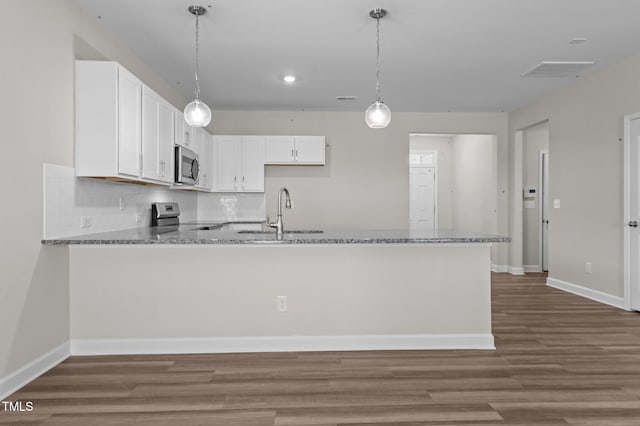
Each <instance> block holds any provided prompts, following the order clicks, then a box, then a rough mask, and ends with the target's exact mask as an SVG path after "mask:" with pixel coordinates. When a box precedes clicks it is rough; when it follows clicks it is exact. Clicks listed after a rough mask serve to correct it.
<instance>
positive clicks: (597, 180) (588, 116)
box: [509, 56, 640, 297]
mask: <svg viewBox="0 0 640 426" xmlns="http://www.w3.org/2000/svg"><path fill="white" fill-rule="evenodd" d="M639 75H640V56H634V57H631V58H627V59H626V60H624V61H622V62H620V63H617V64H614V65H612V66H610V67H608V68H606V69H604V70H602V71H601V72H598V73H595V74H593V75H589V76H586V77H583V78H581V79H580V80H577V81H576V82H575V83H573V84H572V85H571V86H569V87H568V88H566V89H564V90H562V91H559V92H556V93H553V94H550V95H547V96H545V97H543V98H541V99H540V100H539V101H537V102H535V103H533V104H531V105H529V106H527V107H525V108H522V109H520V110H518V111H515V112H513V113H511V114H510V115H509V117H510V122H509V124H510V134H512V135H515V133H516V130H518V129H523V128H525V127H528V126H530V125H532V124H535V123H539V122H542V121H544V120H549V159H550V164H549V182H550V198H551V199H552V200H553V199H559V200H560V202H561V208H559V209H553V208H552V209H551V211H550V224H549V232H550V236H549V276H550V278H553V279H556V280H561V281H565V282H568V283H572V284H576V285H579V286H583V287H586V288H588V289H593V290H597V291H600V292H604V293H606V294H609V295H612V296H617V297H622V296H623V294H624V290H623V263H622V262H623V227H624V223H623V212H622V206H623V193H622V187H623V185H622V170H623V167H622V164H623V163H622V155H623V147H622V142H621V141H622V138H623V134H624V132H623V117H624V116H625V115H627V114H631V113H634V112H638V111H640V85H639V84H638V81H639V78H638V76H639ZM511 144H512V147H513V149H514V150H515V149H517V140H516V139H515V138H514V139H512V141H511ZM514 161H515V158H514V159H512V167H513V168H514V170H515V169H516V168H517V167H518V163H517V162H515V163H514ZM520 167H521V166H520ZM513 183H514V181H512V184H513ZM520 217H521V216H520ZM512 219H513V220H514V221H515V220H517V216H516V215H514V216H513V217H512ZM514 248H515V247H514ZM587 261H588V262H591V263H592V271H593V272H592V273H591V274H587V273H585V272H584V264H585V262H587Z"/></svg>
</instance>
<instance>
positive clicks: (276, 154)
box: [265, 136, 295, 164]
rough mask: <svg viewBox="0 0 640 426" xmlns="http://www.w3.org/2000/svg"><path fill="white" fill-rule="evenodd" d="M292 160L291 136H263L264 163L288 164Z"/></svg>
mask: <svg viewBox="0 0 640 426" xmlns="http://www.w3.org/2000/svg"><path fill="white" fill-rule="evenodd" d="M294 160H295V148H294V137H293V136H266V137H265V164H290V163H293V161H294Z"/></svg>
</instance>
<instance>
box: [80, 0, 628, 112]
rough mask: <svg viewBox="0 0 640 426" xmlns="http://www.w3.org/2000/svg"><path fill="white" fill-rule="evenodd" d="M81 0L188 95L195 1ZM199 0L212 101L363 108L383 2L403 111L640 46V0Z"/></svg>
mask: <svg viewBox="0 0 640 426" xmlns="http://www.w3.org/2000/svg"><path fill="white" fill-rule="evenodd" d="M75 1H76V3H77V4H78V5H79V6H80V7H81V8H82V9H84V10H85V12H87V13H88V14H89V15H91V16H93V17H95V19H96V20H98V21H99V22H100V23H101V24H102V25H104V26H105V27H106V28H107V29H108V30H109V31H110V32H111V33H113V34H114V35H115V36H116V37H118V38H120V39H121V41H122V42H124V43H125V44H126V45H127V46H129V47H130V48H131V49H132V50H133V51H134V52H135V53H136V54H137V55H138V56H139V57H140V58H141V59H142V60H143V61H144V62H146V63H147V64H148V65H149V66H151V67H152V68H153V69H155V70H156V71H157V72H158V73H159V74H160V75H161V76H162V77H163V78H164V79H166V80H167V81H168V82H170V83H171V84H174V85H176V87H177V88H178V90H179V91H180V92H181V93H182V94H183V95H184V96H185V98H191V97H192V96H193V89H194V66H195V65H194V58H195V18H194V16H193V15H191V14H190V13H188V12H187V7H188V5H190V4H192V3H193V0H192V1H189V0H187V1H185V0H134V1H132V0H75ZM195 1H200V3H198V4H201V5H202V6H207V14H206V15H204V16H202V17H201V18H200V80H201V98H202V99H203V100H204V101H205V102H207V103H208V104H209V105H210V106H211V107H212V108H213V109H214V110H215V109H218V110H322V111H363V110H364V109H365V108H366V106H367V105H368V104H369V103H371V102H372V101H373V100H374V97H375V78H376V75H375V64H376V63H375V60H376V57H375V55H376V38H375V37H376V22H375V20H374V19H372V18H370V17H369V11H370V10H371V9H374V8H377V7H382V8H385V9H387V10H388V12H389V13H388V15H387V16H386V17H385V18H383V19H382V20H381V22H380V27H381V29H380V32H381V46H380V49H381V52H380V55H381V59H380V66H381V90H382V95H383V98H384V101H385V103H387V104H388V105H389V106H390V108H391V110H392V111H396V112H397V111H442V112H444V111H464V112H480V111H512V110H514V109H517V108H519V107H521V106H524V105H526V104H527V103H529V102H532V101H534V100H535V99H537V98H539V97H540V96H542V95H544V94H546V93H548V92H550V91H553V90H556V89H558V88H560V87H562V86H565V85H568V84H570V83H571V82H572V81H575V79H576V78H579V77H577V76H576V75H571V76H568V77H564V78H550V77H522V76H521V74H522V73H524V72H526V71H527V70H529V69H530V68H532V67H534V66H535V65H536V64H538V63H540V62H541V61H595V62H596V64H595V65H593V66H592V67H589V68H588V69H587V70H585V71H583V75H586V74H589V73H592V72H594V71H596V70H598V69H600V68H602V67H605V66H607V65H609V64H611V63H613V62H616V61H619V60H621V59H623V58H625V57H627V56H630V55H633V54H636V53H638V52H640V1H638V0H322V1H320V0H195ZM574 38H586V39H587V41H586V42H584V43H579V44H571V43H569V42H570V41H571V40H572V39H574ZM286 73H293V74H295V75H296V76H298V78H299V81H298V82H296V83H294V84H286V83H284V82H283V81H282V80H281V77H282V76H283V75H284V74H286ZM639 78H640V76H639ZM342 95H347V96H351V95H352V96H357V99H356V100H354V101H339V100H337V96H342Z"/></svg>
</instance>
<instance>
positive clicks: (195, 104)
mask: <svg viewBox="0 0 640 426" xmlns="http://www.w3.org/2000/svg"><path fill="white" fill-rule="evenodd" d="M184 121H186V122H187V124H188V125H189V126H192V127H206V126H208V125H209V123H210V122H211V109H210V108H209V107H208V106H207V104H205V103H204V102H202V101H201V100H200V99H195V100H193V101H191V102H189V103H188V104H187V106H186V107H185V108H184Z"/></svg>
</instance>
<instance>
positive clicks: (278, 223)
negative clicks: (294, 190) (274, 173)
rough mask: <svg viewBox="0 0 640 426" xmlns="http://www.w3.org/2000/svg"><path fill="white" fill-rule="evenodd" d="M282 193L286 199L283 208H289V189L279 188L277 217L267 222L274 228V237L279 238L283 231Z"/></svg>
mask: <svg viewBox="0 0 640 426" xmlns="http://www.w3.org/2000/svg"><path fill="white" fill-rule="evenodd" d="M283 193H284V195H285V197H286V200H285V203H284V208H285V209H290V208H291V197H290V196H289V190H288V189H287V188H284V187H283V188H280V192H279V193H278V218H277V220H276V221H275V222H274V223H267V226H269V227H271V228H276V239H278V240H281V239H282V235H283V232H284V228H283V226H284V225H283V223H282V194H283Z"/></svg>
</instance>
